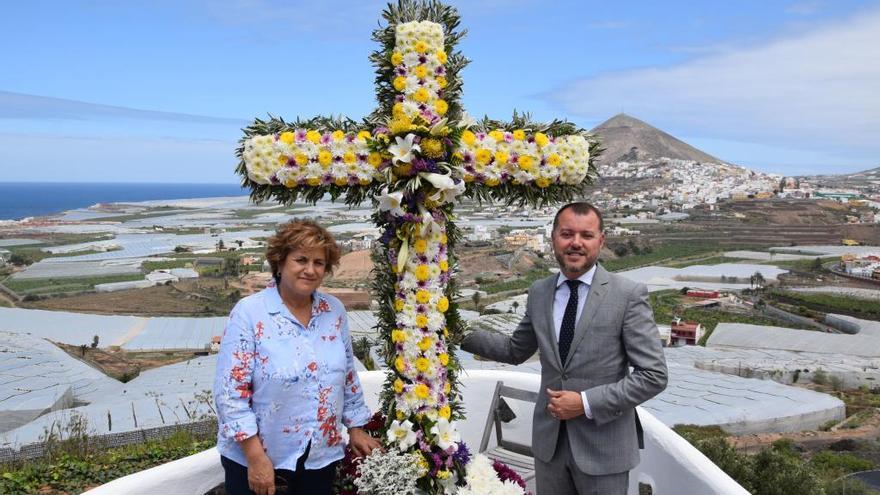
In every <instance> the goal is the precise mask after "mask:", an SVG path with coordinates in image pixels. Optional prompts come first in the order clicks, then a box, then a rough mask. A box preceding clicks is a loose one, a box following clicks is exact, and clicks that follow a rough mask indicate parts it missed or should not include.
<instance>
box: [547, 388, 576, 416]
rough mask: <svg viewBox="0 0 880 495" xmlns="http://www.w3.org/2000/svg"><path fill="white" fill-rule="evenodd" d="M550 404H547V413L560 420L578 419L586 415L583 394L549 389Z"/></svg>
mask: <svg viewBox="0 0 880 495" xmlns="http://www.w3.org/2000/svg"><path fill="white" fill-rule="evenodd" d="M547 395H549V396H550V403H549V404H547V412H549V413H550V415H551V416H553V417H554V418H556V419H558V420H563V419H571V418H576V417H578V416H583V414H584V402H583V400H581V394H579V393H578V392H573V391H571V390H551V389H549V388H548V389H547Z"/></svg>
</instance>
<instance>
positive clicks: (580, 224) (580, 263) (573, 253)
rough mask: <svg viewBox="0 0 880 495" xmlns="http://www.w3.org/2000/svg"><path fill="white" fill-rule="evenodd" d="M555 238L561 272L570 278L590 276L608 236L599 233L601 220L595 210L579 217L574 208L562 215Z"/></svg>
mask: <svg viewBox="0 0 880 495" xmlns="http://www.w3.org/2000/svg"><path fill="white" fill-rule="evenodd" d="M552 237H553V254H554V255H555V256H556V261H558V262H559V269H560V270H562V273H563V274H564V275H565V276H566V277H568V278H569V279H576V278H578V277H580V276H581V275H583V274H584V273H587V272H588V271H589V270H590V268H592V267H593V265H594V264H595V263H596V260H597V259H599V251H600V250H601V249H602V246H603V245H605V234H604V233H602V232H600V231H599V217H598V216H596V214H595V213H593V212H592V211H591V212H589V213H588V214H586V215H578V214H577V213H575V212H574V210H572V209H571V208H569V209H567V210H564V211H563V212H562V213H560V214H559V222H558V224H557V226H556V229H555V230H554V231H553V236H552Z"/></svg>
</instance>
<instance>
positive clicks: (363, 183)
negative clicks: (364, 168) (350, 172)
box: [358, 179, 371, 186]
mask: <svg viewBox="0 0 880 495" xmlns="http://www.w3.org/2000/svg"><path fill="white" fill-rule="evenodd" d="M370 182H371V181H370V179H358V184H360V185H362V186H366V185H369V184H370Z"/></svg>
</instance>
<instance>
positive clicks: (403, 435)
mask: <svg viewBox="0 0 880 495" xmlns="http://www.w3.org/2000/svg"><path fill="white" fill-rule="evenodd" d="M412 427H413V424H412V422H411V421H410V420H408V419H407V420H406V421H404V422H403V423H401V422H399V421H397V420H394V421H392V422H391V426H390V427H389V428H388V441H389V442H391V443H396V444H397V445H398V447H399V448H400V450H402V451H403V450H406V449H408V448H410V447H412V446H413V445H415V443H416V432H414V431H413V429H412Z"/></svg>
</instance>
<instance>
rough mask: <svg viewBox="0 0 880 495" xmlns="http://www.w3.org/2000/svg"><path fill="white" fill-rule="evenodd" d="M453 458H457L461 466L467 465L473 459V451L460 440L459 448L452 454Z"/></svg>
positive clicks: (456, 460)
mask: <svg viewBox="0 0 880 495" xmlns="http://www.w3.org/2000/svg"><path fill="white" fill-rule="evenodd" d="M452 458H453V459H455V462H457V463H458V465H459V466H464V465H466V464H467V463H468V462H469V461H470V460H471V452H470V451H469V450H468V446H467V444H466V443H464V442H458V450H456V451H455V453H454V454H452Z"/></svg>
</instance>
